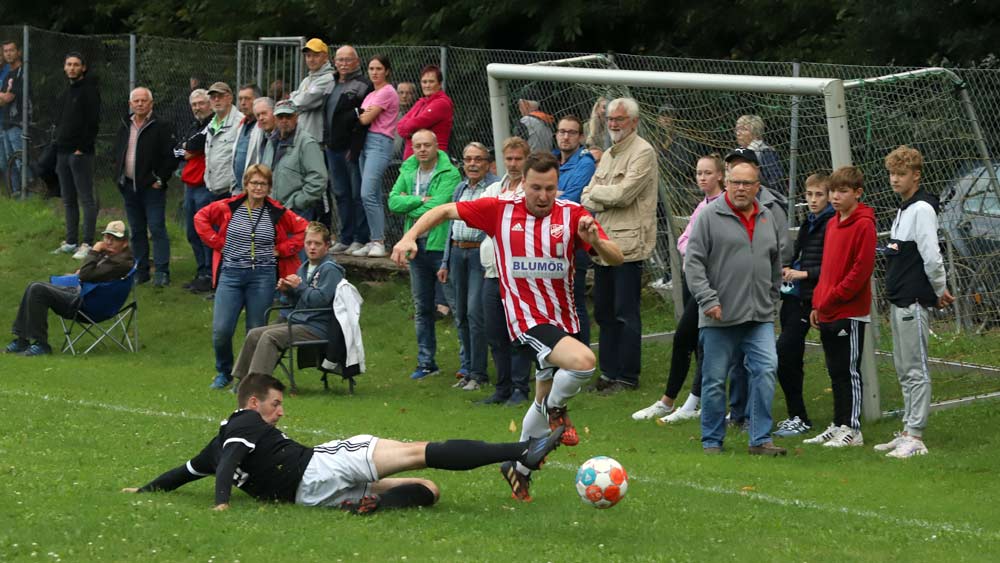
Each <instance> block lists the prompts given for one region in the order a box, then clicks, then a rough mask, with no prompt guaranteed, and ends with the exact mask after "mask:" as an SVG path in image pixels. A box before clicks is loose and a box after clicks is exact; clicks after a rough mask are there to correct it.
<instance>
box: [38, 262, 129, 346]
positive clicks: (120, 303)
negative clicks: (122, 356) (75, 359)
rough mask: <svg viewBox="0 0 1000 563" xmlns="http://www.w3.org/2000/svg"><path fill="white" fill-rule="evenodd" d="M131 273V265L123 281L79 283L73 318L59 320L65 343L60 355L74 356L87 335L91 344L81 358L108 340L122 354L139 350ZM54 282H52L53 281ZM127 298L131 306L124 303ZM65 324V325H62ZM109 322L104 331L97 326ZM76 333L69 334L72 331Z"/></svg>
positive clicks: (103, 327) (103, 328) (100, 326)
mask: <svg viewBox="0 0 1000 563" xmlns="http://www.w3.org/2000/svg"><path fill="white" fill-rule="evenodd" d="M135 271H136V266H135V265H133V266H132V269H131V270H129V272H128V274H126V275H125V277H123V278H121V279H117V280H112V281H106V282H99V283H91V282H80V297H81V299H80V307H79V308H78V309H77V310H76V312H75V314H74V315H73V316H72V317H70V318H68V319H64V318H62V317H59V323H60V324H61V325H62V329H63V334H64V335H65V337H66V342H65V344H63V348H62V351H63V352H64V353H65V352H69V353H70V354H73V355H74V356H75V355H76V354H77V343H78V342H79V341H80V339H81V338H83V337H84V336H87V335H89V336H90V338H92V339H93V342H91V343H90V345H89V346H87V348H86V349H85V350H83V352H81V353H82V354H87V353H89V352H90V351H91V350H93V349H94V348H95V347H96V346H97V345H98V344H101V343H102V342H105V340H108V341H110V342H112V343H114V344H117V345H118V347H119V348H121V349H122V350H124V351H126V352H135V351H137V350H138V349H139V323H138V317H137V313H138V303H137V301H136V298H135ZM53 281H56V280H53ZM129 297H131V299H132V300H131V302H129V303H126V301H128V300H129ZM67 320H68V321H69V324H68V325H67V324H66V321H67ZM108 321H110V324H108V325H107V326H106V327H105V326H102V324H101V323H106V322H108ZM78 327H79V329H80V330H79V331H78V332H77V333H76V334H73V331H74V329H76V328H78Z"/></svg>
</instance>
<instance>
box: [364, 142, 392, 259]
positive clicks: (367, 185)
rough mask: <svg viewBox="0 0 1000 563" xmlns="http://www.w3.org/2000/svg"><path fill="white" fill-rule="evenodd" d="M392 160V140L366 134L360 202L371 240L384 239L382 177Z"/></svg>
mask: <svg viewBox="0 0 1000 563" xmlns="http://www.w3.org/2000/svg"><path fill="white" fill-rule="evenodd" d="M391 159H392V139H390V138H389V137H386V136H385V135H381V134H379V133H368V136H367V137H365V148H364V150H362V151H361V159H360V160H361V201H362V204H363V205H364V209H365V217H366V218H367V219H368V229H369V234H370V235H371V237H370V239H371V240H384V239H385V209H384V208H383V207H382V176H383V175H384V174H385V169H386V167H387V166H389V161H390V160H391Z"/></svg>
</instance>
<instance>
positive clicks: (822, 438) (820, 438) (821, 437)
mask: <svg viewBox="0 0 1000 563" xmlns="http://www.w3.org/2000/svg"><path fill="white" fill-rule="evenodd" d="M837 430H839V429H838V428H837V427H836V426H834V425H833V423H830V426H827V427H826V430H824V431H822V432H820V433H819V434H818V435H816V436H813V437H812V438H806V439H805V440H802V443H803V444H825V443H827V442H829V441H830V438H833V436H834V435H835V434H836V433H837Z"/></svg>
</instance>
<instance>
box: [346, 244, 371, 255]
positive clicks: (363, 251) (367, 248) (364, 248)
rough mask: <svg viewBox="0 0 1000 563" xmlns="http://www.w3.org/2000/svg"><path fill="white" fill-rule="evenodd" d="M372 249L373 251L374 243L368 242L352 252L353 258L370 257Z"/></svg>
mask: <svg viewBox="0 0 1000 563" xmlns="http://www.w3.org/2000/svg"><path fill="white" fill-rule="evenodd" d="M371 249H372V243H370V242H366V243H365V245H364V246H362V247H361V248H359V249H357V250H355V251H354V252H352V253H351V256H361V257H365V256H368V252H369V251H370V250H371Z"/></svg>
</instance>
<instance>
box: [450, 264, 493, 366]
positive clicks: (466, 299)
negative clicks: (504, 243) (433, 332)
mask: <svg viewBox="0 0 1000 563" xmlns="http://www.w3.org/2000/svg"><path fill="white" fill-rule="evenodd" d="M448 279H449V281H450V282H451V284H452V286H454V288H455V327H456V328H457V329H458V340H459V342H461V345H462V349H461V357H462V369H464V370H466V371H467V372H468V373H469V376H470V377H471V378H472V379H474V380H476V381H478V382H480V383H486V382H488V381H489V379H490V378H489V374H488V373H487V372H486V327H485V322H484V320H483V265H482V263H481V262H480V261H479V248H458V247H457V246H453V247H452V248H451V255H450V256H449V259H448Z"/></svg>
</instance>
